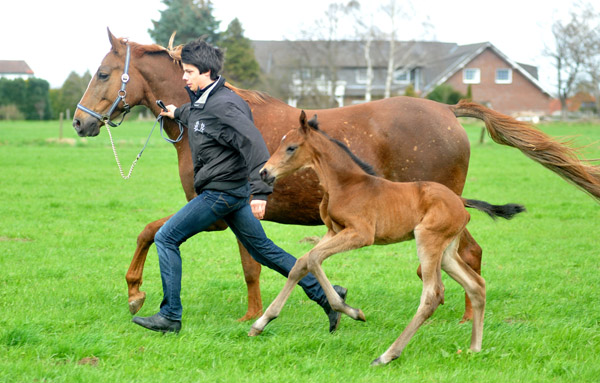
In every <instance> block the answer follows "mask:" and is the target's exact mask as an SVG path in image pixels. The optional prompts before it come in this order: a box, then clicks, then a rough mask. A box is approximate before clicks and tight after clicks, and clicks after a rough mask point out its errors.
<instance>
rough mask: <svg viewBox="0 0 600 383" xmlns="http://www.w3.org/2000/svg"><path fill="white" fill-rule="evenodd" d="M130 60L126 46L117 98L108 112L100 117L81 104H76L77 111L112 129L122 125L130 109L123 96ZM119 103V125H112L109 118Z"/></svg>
mask: <svg viewBox="0 0 600 383" xmlns="http://www.w3.org/2000/svg"><path fill="white" fill-rule="evenodd" d="M130 58H131V48H130V47H129V44H127V54H126V55H125V68H124V70H123V74H122V75H121V89H119V91H118V92H117V98H116V99H115V102H113V104H112V106H111V107H110V109H109V110H108V112H107V113H106V114H104V115H102V114H100V113H98V112H94V111H93V110H91V109H89V108H86V107H85V106H83V105H81V104H77V109H80V110H82V111H84V112H86V113H88V114H90V115H91V116H93V117H95V118H97V119H98V120H99V121H102V122H104V123H105V124H108V125H110V126H112V127H113V128H114V127H117V126H119V125H121V124H122V123H123V120H124V119H125V115H126V114H127V113H129V112H130V110H131V108H130V107H129V104H128V103H127V101H125V96H126V95H127V91H126V90H125V87H126V86H127V83H128V82H129V60H130ZM121 101H123V109H124V112H123V115H122V117H121V121H119V123H114V122H113V121H111V119H110V116H111V115H112V114H113V112H114V111H115V109H117V106H119V103H120V102H121Z"/></svg>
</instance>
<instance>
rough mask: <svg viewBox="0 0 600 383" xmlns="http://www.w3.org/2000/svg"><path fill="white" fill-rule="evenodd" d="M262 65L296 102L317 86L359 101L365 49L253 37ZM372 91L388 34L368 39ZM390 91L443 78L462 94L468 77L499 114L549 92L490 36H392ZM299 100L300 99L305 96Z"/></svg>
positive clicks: (383, 71)
mask: <svg viewBox="0 0 600 383" xmlns="http://www.w3.org/2000/svg"><path fill="white" fill-rule="evenodd" d="M252 43H253V47H254V53H255V57H256V60H257V62H258V63H259V65H260V67H261V70H262V72H263V73H265V74H266V75H268V76H269V77H270V78H276V79H278V80H279V81H280V89H279V90H280V95H279V96H281V97H283V98H287V100H288V103H289V104H291V105H294V106H296V105H297V104H298V103H301V104H302V103H303V101H304V100H305V99H306V98H307V97H309V96H311V95H313V96H314V94H316V93H318V94H320V95H321V96H329V97H330V98H332V99H335V101H336V103H337V105H339V106H341V105H348V104H352V103H358V102H364V100H365V91H366V88H367V67H368V65H367V57H366V55H365V50H366V49H365V42H363V41H253V42H252ZM369 52H370V55H369V59H370V61H371V67H372V73H373V76H372V85H371V98H372V99H378V98H383V96H384V90H385V82H386V76H387V66H388V52H389V42H387V41H373V42H372V43H371V47H370V49H369ZM394 64H395V66H394V67H395V70H394V75H393V81H392V86H391V95H392V96H396V95H403V94H404V93H405V91H406V88H407V87H408V86H409V85H412V87H413V88H414V90H415V92H416V93H417V94H418V95H419V96H421V97H425V96H426V95H427V94H428V93H429V92H431V91H432V90H433V89H434V88H435V87H436V86H438V85H441V84H449V85H451V86H452V87H453V88H454V89H456V90H458V91H460V92H461V93H463V94H466V93H467V87H468V86H469V85H471V90H472V95H473V100H474V101H476V102H480V103H484V104H487V105H489V106H490V107H492V108H494V109H495V110H498V111H500V112H502V113H506V114H512V115H515V114H519V113H524V112H527V113H533V114H537V115H545V114H548V113H549V111H550V101H551V99H552V97H551V95H550V93H549V92H548V91H546V90H545V89H544V88H543V87H542V85H541V84H540V83H539V81H538V78H537V68H536V67H533V66H530V65H525V64H519V63H517V62H514V61H513V60H511V59H510V58H508V57H507V56H506V55H504V54H503V53H502V52H500V51H499V50H498V49H497V48H496V47H495V46H494V45H492V44H491V43H489V42H485V43H479V44H469V45H458V44H455V43H443V42H430V41H410V42H396V48H395V55H394ZM304 104H305V102H304Z"/></svg>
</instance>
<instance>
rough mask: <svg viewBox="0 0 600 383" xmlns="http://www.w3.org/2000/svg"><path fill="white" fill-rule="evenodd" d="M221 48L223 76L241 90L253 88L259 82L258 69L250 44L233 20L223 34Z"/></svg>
mask: <svg viewBox="0 0 600 383" xmlns="http://www.w3.org/2000/svg"><path fill="white" fill-rule="evenodd" d="M221 48H222V49H224V50H225V68H224V70H223V76H224V77H225V78H226V79H227V81H229V82H231V83H232V84H233V85H235V86H239V87H241V88H253V87H255V86H256V85H257V84H258V82H259V81H260V67H259V65H258V62H256V58H255V57H254V48H252V42H251V41H250V40H249V39H248V38H246V37H244V29H243V28H242V24H241V23H240V21H239V20H238V19H237V18H235V19H233V21H232V22H231V23H230V24H229V26H228V27H227V30H226V31H225V32H224V33H223V36H222V39H221Z"/></svg>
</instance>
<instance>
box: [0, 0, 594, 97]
mask: <svg viewBox="0 0 600 383" xmlns="http://www.w3.org/2000/svg"><path fill="white" fill-rule="evenodd" d="M339 2H342V1H339ZM344 2H347V0H346V1H344ZM360 2H361V3H362V4H363V6H366V5H367V4H368V9H369V10H376V9H378V7H379V6H381V4H384V3H387V2H388V0H360ZM212 3H213V8H214V11H213V15H214V16H215V18H216V19H217V20H219V21H221V28H222V30H224V29H226V28H227V25H228V24H229V22H230V21H231V20H232V19H233V18H235V17H237V18H238V19H239V20H240V22H241V23H242V27H243V28H244V31H245V36H246V37H248V38H250V39H253V40H285V39H289V40H294V39H299V38H302V37H303V34H302V31H304V30H306V29H308V28H309V27H310V26H312V25H313V24H314V20H315V19H317V18H320V17H322V16H323V14H324V12H325V11H326V9H327V7H328V5H329V4H330V3H331V1H328V0H302V1H294V2H287V1H283V0H253V1H248V0H213V2H212ZM413 3H414V4H413V8H414V10H412V11H411V14H412V15H413V17H412V18H411V19H412V21H408V20H406V21H403V25H402V28H401V30H400V33H399V34H398V39H399V40H411V39H423V38H425V39H428V40H431V39H434V40H437V41H444V42H456V43H458V44H471V43H479V42H484V41H489V42H491V43H492V44H494V45H495V46H496V47H497V48H498V49H499V50H500V51H501V52H503V53H504V54H506V55H507V56H508V57H510V58H511V59H513V60H515V61H518V62H522V63H526V64H531V65H536V66H538V67H539V71H540V73H539V74H540V81H541V82H542V84H543V85H544V86H546V87H547V89H548V90H549V91H552V92H553V91H554V78H555V77H556V75H555V73H554V71H553V67H552V65H551V63H550V60H549V59H548V58H547V57H544V56H543V54H542V52H543V50H544V48H545V47H546V46H550V47H551V46H553V42H552V33H551V26H552V23H553V22H554V21H555V20H557V19H564V18H566V17H567V16H568V13H569V10H570V9H573V7H574V4H575V3H576V0H572V1H571V0H545V1H534V0H531V1H528V0H504V1H502V2H498V1H485V0H453V1H448V0H420V1H413ZM165 8H166V7H165V5H164V4H163V2H162V1H161V0H100V1H93V2H91V1H85V0H50V1H48V0H29V1H18V0H16V1H15V0H11V1H5V2H3V5H2V15H1V16H2V20H1V21H0V41H1V43H0V49H1V50H0V59H2V60H25V61H26V62H27V63H28V64H29V66H30V67H31V68H32V69H33V71H34V72H35V76H36V77H38V78H42V79H45V80H47V81H48V82H50V86H51V87H53V88H58V87H60V86H62V84H63V82H64V81H65V79H66V78H67V76H68V75H69V73H70V72H71V71H75V72H77V73H79V74H83V73H84V72H85V71H86V70H89V71H90V72H91V73H94V72H95V71H96V69H97V68H98V66H99V64H100V61H101V60H102V58H103V57H104V56H105V55H106V53H108V50H109V48H110V44H109V42H108V37H107V32H106V28H107V27H109V28H110V29H111V31H112V32H113V34H115V35H116V36H118V37H127V38H129V39H130V40H132V41H135V42H138V43H144V44H150V43H152V42H153V41H152V40H151V38H150V36H149V34H148V29H149V28H152V20H158V19H159V18H160V11H161V10H163V9H165ZM596 8H597V10H598V9H600V5H597V6H596ZM366 14H367V11H366V10H365V15H366ZM365 17H366V16H365ZM425 21H427V22H428V24H429V25H430V27H428V28H424V27H423V26H422V24H423V22H425ZM376 22H378V23H380V24H381V25H382V29H385V28H384V24H383V23H384V22H385V20H376ZM348 28H350V27H348Z"/></svg>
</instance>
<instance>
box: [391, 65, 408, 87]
mask: <svg viewBox="0 0 600 383" xmlns="http://www.w3.org/2000/svg"><path fill="white" fill-rule="evenodd" d="M399 75H405V76H406V80H397V79H396V78H397V77H398V76H399ZM393 80H394V84H410V71H408V70H406V69H404V68H399V69H396V70H395V71H394V75H393Z"/></svg>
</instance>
